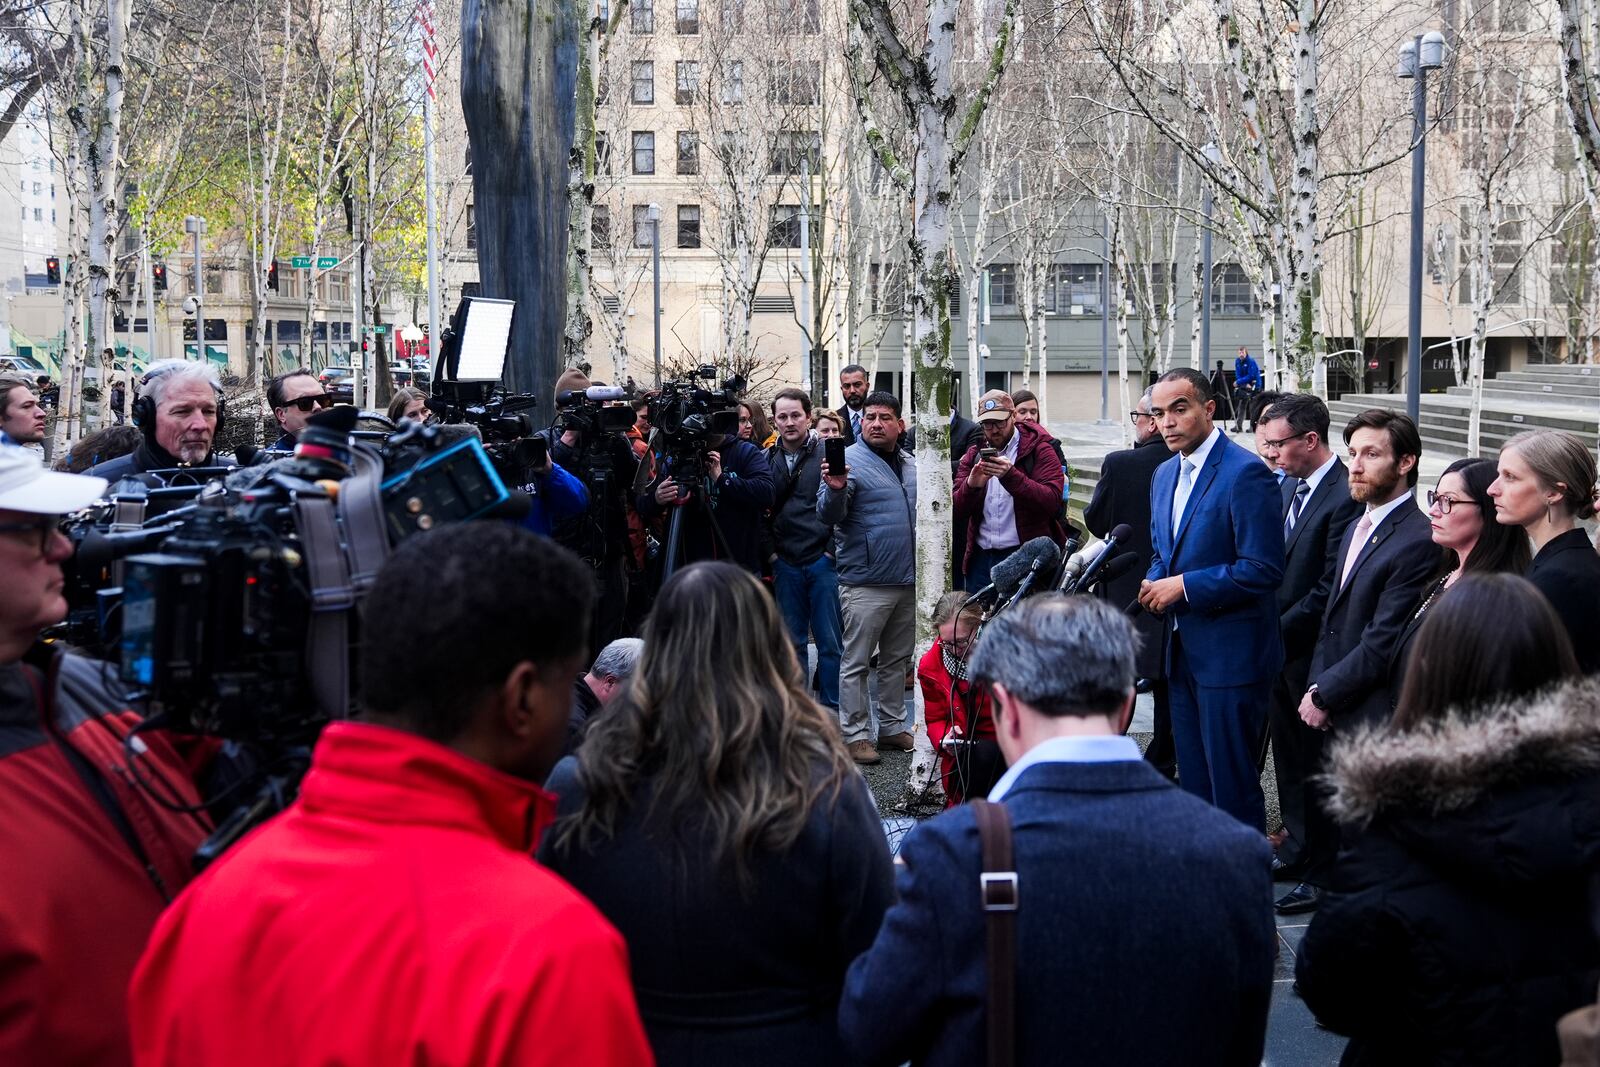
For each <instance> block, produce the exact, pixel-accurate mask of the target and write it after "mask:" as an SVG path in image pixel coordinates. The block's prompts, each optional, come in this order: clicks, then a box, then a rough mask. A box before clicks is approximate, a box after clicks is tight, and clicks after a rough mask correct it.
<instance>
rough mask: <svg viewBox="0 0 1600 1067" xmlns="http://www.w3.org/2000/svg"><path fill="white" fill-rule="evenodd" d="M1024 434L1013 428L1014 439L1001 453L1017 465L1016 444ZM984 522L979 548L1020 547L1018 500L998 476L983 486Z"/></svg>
mask: <svg viewBox="0 0 1600 1067" xmlns="http://www.w3.org/2000/svg"><path fill="white" fill-rule="evenodd" d="M1021 443H1022V434H1020V433H1018V432H1017V430H1016V427H1012V429H1011V440H1010V441H1007V442H1006V447H1005V448H1003V449H1001V450H1000V451H1001V454H1002V455H1004V456H1005V457H1006V459H1008V460H1010V461H1011V463H1012V465H1013V466H1015V465H1016V462H1017V446H1018V445H1020V444H1021ZM983 489H984V493H983V521H982V522H981V523H980V524H979V526H978V547H979V548H1015V547H1016V546H1017V543H1018V542H1017V502H1016V501H1015V500H1012V499H1011V493H1010V492H1008V491H1007V489H1006V487H1005V486H1003V485H1001V484H1000V479H999V478H990V479H989V481H988V483H987V484H985V485H984V487H983Z"/></svg>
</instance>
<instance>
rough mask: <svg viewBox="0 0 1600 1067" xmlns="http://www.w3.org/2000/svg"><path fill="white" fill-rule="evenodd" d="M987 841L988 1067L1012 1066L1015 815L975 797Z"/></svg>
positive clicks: (983, 888)
mask: <svg viewBox="0 0 1600 1067" xmlns="http://www.w3.org/2000/svg"><path fill="white" fill-rule="evenodd" d="M972 813H973V815H974V817H976V818H977V820H978V838H979V840H980V841H981V842H982V843H983V873H982V874H980V875H979V876H978V890H979V894H980V900H981V902H982V904H983V910H984V914H985V915H986V916H987V920H986V925H987V927H988V942H989V1005H988V1008H989V1067H1012V1064H1013V1063H1015V1062H1016V1058H1017V1030H1016V1026H1017V1001H1016V988H1017V904H1018V893H1017V889H1018V886H1017V870H1016V863H1015V861H1014V860H1013V858H1012V854H1011V817H1010V813H1008V812H1007V811H1006V809H1005V805H1003V804H991V803H989V802H988V801H987V800H974V801H973V802H972Z"/></svg>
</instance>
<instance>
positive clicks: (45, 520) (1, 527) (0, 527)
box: [0, 515, 61, 556]
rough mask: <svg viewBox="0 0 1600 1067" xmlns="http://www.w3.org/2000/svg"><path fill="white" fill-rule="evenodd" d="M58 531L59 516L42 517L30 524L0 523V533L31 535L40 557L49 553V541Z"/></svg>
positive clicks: (59, 527) (59, 526) (59, 525)
mask: <svg viewBox="0 0 1600 1067" xmlns="http://www.w3.org/2000/svg"><path fill="white" fill-rule="evenodd" d="M60 529H61V516H60V515H44V516H41V517H40V518H37V519H34V520H33V521H32V522H0V533H9V534H32V535H33V536H34V537H35V538H37V539H38V541H37V543H38V546H39V555H41V556H43V555H46V554H47V553H49V551H50V541H51V539H52V538H53V537H54V536H55V534H56V533H57V532H58V531H59V530H60Z"/></svg>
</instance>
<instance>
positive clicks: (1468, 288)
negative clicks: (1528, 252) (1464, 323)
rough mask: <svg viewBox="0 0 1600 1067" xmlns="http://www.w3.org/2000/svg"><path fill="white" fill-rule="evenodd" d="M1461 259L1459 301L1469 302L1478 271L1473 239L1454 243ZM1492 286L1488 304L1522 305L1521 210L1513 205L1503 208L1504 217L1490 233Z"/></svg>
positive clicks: (1468, 303)
mask: <svg viewBox="0 0 1600 1067" xmlns="http://www.w3.org/2000/svg"><path fill="white" fill-rule="evenodd" d="M1457 244H1458V245H1459V247H1460V253H1459V255H1460V258H1461V285H1460V287H1459V288H1460V293H1459V298H1458V299H1459V301H1460V302H1461V303H1462V304H1467V305H1470V304H1471V303H1472V291H1473V276H1474V275H1475V274H1476V273H1477V271H1478V242H1477V240H1476V238H1474V239H1471V240H1465V241H1458V242H1457ZM1489 256H1490V259H1491V260H1492V266H1491V270H1492V272H1493V278H1492V279H1491V281H1492V284H1493V286H1494V288H1493V291H1492V295H1491V296H1490V297H1489V303H1491V304H1520V303H1521V302H1522V269H1521V268H1522V256H1523V247H1522V209H1521V208H1520V207H1518V206H1517V205H1515V204H1507V205H1506V206H1505V215H1504V217H1503V218H1502V219H1501V221H1500V225H1498V226H1496V227H1495V230H1494V244H1493V247H1492V248H1491V249H1490V251H1489Z"/></svg>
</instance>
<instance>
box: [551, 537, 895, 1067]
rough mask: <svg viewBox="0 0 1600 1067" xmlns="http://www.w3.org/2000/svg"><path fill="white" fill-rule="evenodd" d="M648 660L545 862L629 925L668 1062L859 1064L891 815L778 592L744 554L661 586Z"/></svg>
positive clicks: (596, 748) (569, 795)
mask: <svg viewBox="0 0 1600 1067" xmlns="http://www.w3.org/2000/svg"><path fill="white" fill-rule="evenodd" d="M643 637H644V652H643V654H642V655H641V657H640V660H639V665H638V667H637V668H636V669H635V671H634V673H633V676H632V678H631V679H630V680H629V684H628V687H627V689H626V690H625V691H624V692H623V694H622V695H621V696H620V697H618V698H617V699H616V700H615V701H614V702H613V704H612V706H611V708H610V709H608V710H607V712H606V714H605V716H603V717H602V718H601V719H600V720H599V721H598V722H596V723H595V725H594V726H593V727H592V728H591V729H590V730H589V732H588V734H587V735H586V737H585V740H584V743H583V747H582V748H580V749H579V750H578V754H577V756H576V757H574V758H569V759H566V760H563V761H562V762H561V764H559V765H558V766H557V767H556V769H555V771H554V772H553V773H552V774H551V776H550V780H549V782H547V783H546V788H548V789H549V790H550V791H551V792H553V793H555V794H556V796H557V797H558V798H559V804H560V813H561V818H560V819H559V821H558V822H557V823H556V825H555V827H554V828H553V829H552V831H551V833H550V834H549V835H548V836H547V838H546V840H545V843H544V844H543V845H542V846H541V848H540V850H539V858H540V860H541V861H543V862H544V863H545V864H547V865H548V866H549V867H551V868H552V869H553V870H555V871H556V872H557V873H559V874H560V875H561V876H562V877H564V878H566V879H567V881H569V882H571V883H572V884H573V886H575V887H576V888H577V890H578V891H579V892H580V893H582V894H583V895H584V896H586V897H588V898H589V900H591V901H593V902H594V904H595V905H596V906H597V907H598V908H599V909H600V911H601V913H602V914H604V915H605V916H606V918H608V919H609V920H611V922H612V924H613V925H615V926H616V927H617V929H618V930H619V931H621V933H622V936H623V938H624V939H625V940H626V941H627V943H628V953H629V957H630V959H631V961H632V965H633V982H634V991H635V993H636V995H637V997H638V1001H639V1010H640V1015H641V1017H642V1018H643V1019H644V1021H645V1029H646V1031H647V1033H648V1034H649V1037H650V1042H651V1045H652V1046H653V1047H654V1049H655V1053H656V1061H657V1063H659V1064H662V1065H664V1067H672V1065H678V1064H694V1065H708V1064H729V1065H733V1064H755V1063H759V1064H762V1065H763V1067H787V1065H794V1067H801V1065H810V1064H820V1063H826V1064H848V1063H850V1062H852V1061H851V1058H850V1057H849V1055H848V1054H847V1053H846V1052H845V1051H844V1049H843V1047H842V1045H841V1043H840V1041H839V1036H838V1027H837V1021H836V1015H837V1011H838V1001H839V995H840V992H841V990H842V989H843V984H844V975H845V969H846V967H847V966H848V965H849V963H850V961H851V960H852V959H853V958H854V957H855V956H856V955H858V954H859V953H861V952H864V951H866V949H867V948H868V947H869V946H870V945H871V944H872V940H873V938H874V936H875V935H876V934H877V930H878V925H879V923H880V922H881V920H882V918H883V913H884V911H885V910H886V909H887V908H888V906H889V903H890V901H891V899H892V897H893V893H894V889H893V879H892V874H891V869H890V864H889V852H888V846H887V844H886V842H885V839H884V834H883V828H882V823H881V822H880V820H879V819H878V816H877V813H876V812H875V810H874V808H873V803H872V798H871V796H870V795H869V794H868V792H867V789H866V783H865V782H864V780H863V779H862V778H861V777H860V776H859V775H858V774H857V773H855V770H854V766H853V764H852V763H851V761H850V757H849V756H848V754H847V753H846V752H845V748H844V745H843V744H842V743H841V741H840V739H839V727H838V723H837V722H836V721H834V719H833V717H832V716H830V715H829V714H828V713H827V712H826V711H824V710H823V708H822V707H821V706H820V705H818V704H817V703H815V702H814V701H813V700H812V699H811V697H810V695H809V694H808V693H807V691H806V686H805V682H804V680H803V678H802V677H801V670H800V666H799V663H798V661H797V660H796V659H795V654H794V648H793V646H792V644H791V642H790V641H789V636H788V632H787V631H786V630H785V629H784V626H783V622H782V620H781V619H780V618H779V615H778V609H777V607H776V605H775V604H774V603H773V599H772V597H771V596H770V595H769V594H768V593H767V592H766V591H765V590H764V589H763V588H762V587H761V584H760V583H759V582H758V581H757V580H756V579H755V578H754V577H753V576H751V575H750V574H749V573H748V572H746V571H744V570H743V569H741V568H739V567H736V566H734V565H733V564H731V563H720V562H719V563H697V564H694V565H692V566H689V567H686V568H684V569H683V570H681V571H679V572H678V573H677V574H675V575H673V576H672V578H671V579H670V580H668V582H667V583H666V584H665V585H664V586H662V588H661V593H660V595H659V597H658V598H657V600H656V603H655V607H654V609H653V610H652V611H651V613H650V616H649V618H648V619H647V620H646V621H645V625H644V633H643Z"/></svg>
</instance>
